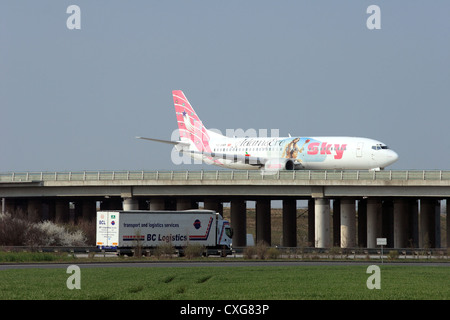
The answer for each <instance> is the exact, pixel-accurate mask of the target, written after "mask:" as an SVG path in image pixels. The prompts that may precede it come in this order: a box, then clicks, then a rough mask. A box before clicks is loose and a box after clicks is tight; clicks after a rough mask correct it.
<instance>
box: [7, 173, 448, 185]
mask: <svg viewBox="0 0 450 320" xmlns="http://www.w3.org/2000/svg"><path fill="white" fill-rule="evenodd" d="M107 180H113V181H114V180H179V181H186V180H205V181H207V180H405V181H406V180H426V181H429V180H433V181H436V180H450V171H442V170H398V171H397V170H389V171H367V170H360V171H358V170H352V171H335V170H296V171H278V172H271V173H270V174H269V173H262V172H261V171H259V170H258V171H257V170H249V171H236V170H215V171H77V172H7V173H0V183H7V182H38V181H107Z"/></svg>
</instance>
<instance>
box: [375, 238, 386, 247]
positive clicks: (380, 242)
mask: <svg viewBox="0 0 450 320" xmlns="http://www.w3.org/2000/svg"><path fill="white" fill-rule="evenodd" d="M385 245H387V238H377V246H385Z"/></svg>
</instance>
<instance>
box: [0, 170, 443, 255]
mask: <svg viewBox="0 0 450 320" xmlns="http://www.w3.org/2000/svg"><path fill="white" fill-rule="evenodd" d="M0 198H1V199H2V212H5V211H9V212H13V213H16V212H20V211H22V212H23V213H25V214H27V215H28V217H29V218H30V219H53V220H63V221H64V220H67V219H69V217H70V214H69V212H70V209H72V211H73V212H74V216H75V218H80V217H83V218H87V219H92V218H93V217H94V216H95V212H96V210H97V206H98V205H100V208H101V209H111V210H112V209H125V210H131V209H143V210H146V209H150V210H164V209H170V210H185V209H193V208H196V207H198V203H199V202H203V203H204V207H205V208H207V209H213V210H216V211H218V212H222V210H223V203H230V211H231V224H232V227H233V229H234V240H233V241H234V245H235V246H237V247H239V246H245V245H246V233H247V232H246V208H247V204H246V202H247V201H249V200H251V201H256V240H257V241H259V240H264V241H266V242H267V243H269V244H270V242H271V219H270V212H271V211H270V210H271V207H270V201H271V200H281V201H282V204H283V241H282V242H283V243H282V245H283V246H286V247H295V246H297V219H296V208H297V206H296V201H297V200H306V201H308V209H309V210H308V212H309V214H308V241H309V243H310V244H311V246H315V247H321V248H327V247H331V246H340V247H342V248H351V247H357V246H359V247H367V248H375V247H376V238H379V237H383V238H387V239H388V247H393V248H405V247H411V246H412V247H416V248H424V247H429V248H440V247H448V248H449V247H450V219H449V206H447V211H446V222H445V226H444V228H443V229H444V230H445V239H446V241H445V243H442V241H441V238H443V235H441V219H440V212H441V204H442V203H443V202H444V201H445V204H447V202H448V199H450V171H436V170H434V171H428V170H426V171H417V170H408V171H280V172H276V173H274V174H265V175H262V174H261V173H260V172H259V171H222V170H218V171H95V172H93V171H82V172H21V173H17V172H11V173H0ZM72 218H73V215H72ZM332 230H333V232H331V231H332Z"/></svg>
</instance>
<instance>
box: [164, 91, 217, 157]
mask: <svg viewBox="0 0 450 320" xmlns="http://www.w3.org/2000/svg"><path fill="white" fill-rule="evenodd" d="M172 94H173V104H174V105H175V113H176V115H177V121H178V128H179V129H180V137H181V138H182V140H183V138H185V139H188V140H191V141H192V142H193V144H194V145H195V147H196V149H197V150H198V151H206V152H211V148H210V146H209V135H208V132H207V131H206V128H205V126H204V125H203V123H202V121H201V120H200V119H199V117H198V116H197V114H196V113H195V111H194V109H193V108H192V106H191V104H190V103H189V101H188V99H187V98H186V96H185V95H184V93H183V91H181V90H173V91H172Z"/></svg>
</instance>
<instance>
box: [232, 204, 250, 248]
mask: <svg viewBox="0 0 450 320" xmlns="http://www.w3.org/2000/svg"><path fill="white" fill-rule="evenodd" d="M246 210H247V205H246V203H245V200H241V199H233V200H231V207H230V211H231V227H232V228H233V247H245V246H247V212H246Z"/></svg>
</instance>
